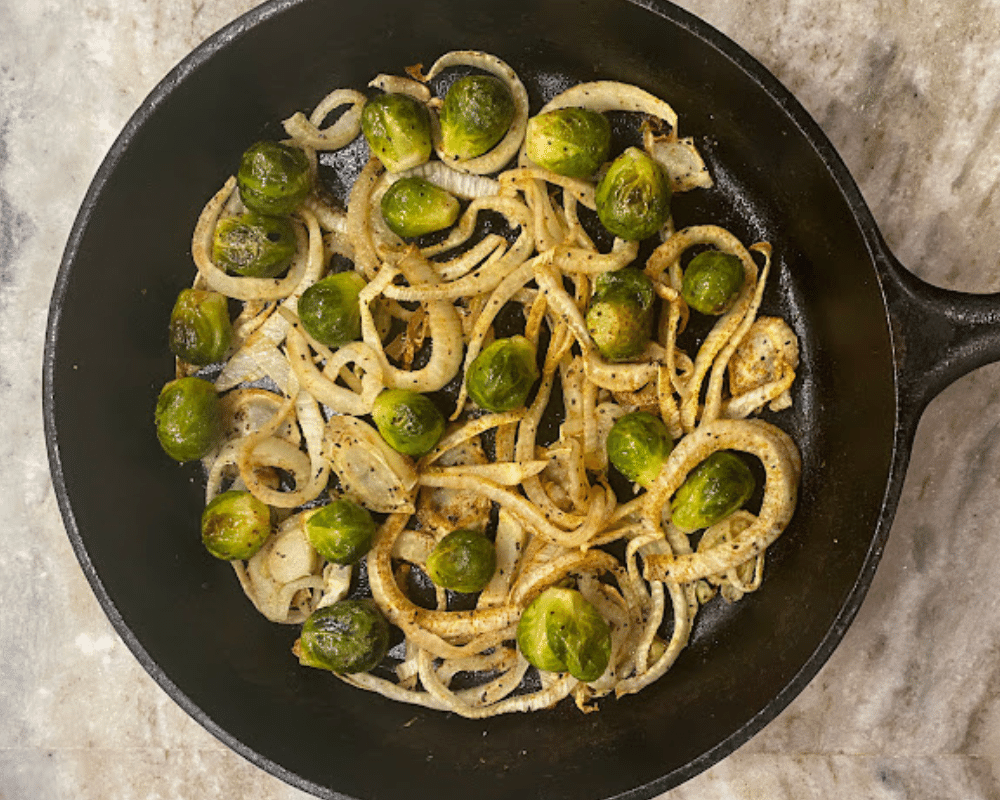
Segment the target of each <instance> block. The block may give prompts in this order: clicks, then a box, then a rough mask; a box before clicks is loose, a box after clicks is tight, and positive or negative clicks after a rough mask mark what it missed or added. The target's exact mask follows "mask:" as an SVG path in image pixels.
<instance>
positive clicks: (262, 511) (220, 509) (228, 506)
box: [201, 489, 271, 561]
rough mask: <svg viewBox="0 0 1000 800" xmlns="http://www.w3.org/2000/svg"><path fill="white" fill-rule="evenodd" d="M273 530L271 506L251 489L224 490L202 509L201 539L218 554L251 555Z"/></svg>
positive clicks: (231, 556) (237, 557) (228, 557)
mask: <svg viewBox="0 0 1000 800" xmlns="http://www.w3.org/2000/svg"><path fill="white" fill-rule="evenodd" d="M270 533H271V509H270V508H269V507H268V506H267V505H266V504H265V503H263V502H261V501H260V500H258V499H257V498H256V497H254V496H253V495H252V494H250V492H245V491H238V490H235V489H234V490H232V491H228V492H223V493H222V494H220V495H218V496H217V497H215V498H214V499H213V500H212V502H210V503H209V504H208V505H207V506H205V510H204V511H203V512H202V513H201V541H202V543H203V544H204V545H205V547H206V548H207V549H208V552H209V553H211V554H212V555H213V556H215V557H216V558H221V559H222V560H223V561H236V560H241V559H246V558H250V557H251V556H253V554H254V553H256V552H257V551H258V550H260V548H261V547H263V545H264V542H265V541H266V540H267V537H268V536H269V535H270Z"/></svg>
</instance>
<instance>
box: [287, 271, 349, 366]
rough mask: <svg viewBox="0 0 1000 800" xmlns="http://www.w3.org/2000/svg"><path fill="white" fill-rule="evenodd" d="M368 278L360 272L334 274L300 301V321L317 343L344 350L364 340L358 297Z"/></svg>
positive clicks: (318, 284)
mask: <svg viewBox="0 0 1000 800" xmlns="http://www.w3.org/2000/svg"><path fill="white" fill-rule="evenodd" d="M364 288H365V279H364V278H362V277H361V276H360V275H359V274H358V273H357V272H335V273H334V274H332V275H327V276H326V277H325V278H323V280H321V281H317V282H316V283H314V284H313V285H312V286H310V287H309V288H308V289H306V290H305V291H304V292H303V293H302V297H301V298H299V319H300V320H302V326H303V327H304V328H305V329H306V331H307V332H308V333H309V335H310V336H312V337H313V338H314V339H315V340H316V341H317V342H320V343H321V344H325V345H326V346H327V347H341V346H342V345H345V344H347V343H348V342H353V341H356V340H357V339H360V338H361V306H360V304H359V302H358V295H360V294H361V290H362V289H364Z"/></svg>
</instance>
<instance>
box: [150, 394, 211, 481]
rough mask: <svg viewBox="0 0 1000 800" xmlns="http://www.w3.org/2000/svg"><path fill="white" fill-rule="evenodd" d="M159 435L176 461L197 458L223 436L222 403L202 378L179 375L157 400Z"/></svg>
mask: <svg viewBox="0 0 1000 800" xmlns="http://www.w3.org/2000/svg"><path fill="white" fill-rule="evenodd" d="M154 419H155V422H156V437H157V438H158V439H159V440H160V446H161V447H162V448H163V450H164V452H165V453H166V454H167V455H168V456H170V457H171V458H172V459H174V460H175V461H196V460H197V459H199V458H201V457H202V456H204V455H207V454H208V452H209V451H210V450H211V449H212V448H213V447H215V446H216V445H217V444H218V443H219V441H220V440H221V439H222V432H223V427H222V402H221V401H220V400H219V395H218V394H216V392H215V386H213V385H212V384H211V383H209V382H208V381H206V380H204V379H202V378H196V377H193V376H191V377H187V378H177V379H176V380H173V381H170V382H169V383H168V384H166V385H165V386H164V387H163V389H161V390H160V395H159V397H158V398H157V400H156V413H155V415H154Z"/></svg>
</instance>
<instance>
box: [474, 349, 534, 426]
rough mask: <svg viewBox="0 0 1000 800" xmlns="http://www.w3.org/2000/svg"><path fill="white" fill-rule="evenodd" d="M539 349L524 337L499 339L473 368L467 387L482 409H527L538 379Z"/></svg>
mask: <svg viewBox="0 0 1000 800" xmlns="http://www.w3.org/2000/svg"><path fill="white" fill-rule="evenodd" d="M538 375H539V373H538V364H537V363H535V348H534V345H532V344H531V342H529V341H528V340H527V339H525V338H524V337H523V336H511V337H510V338H509V339H497V340H496V341H495V342H493V344H491V345H490V346H489V347H487V348H486V349H485V350H483V351H482V352H481V353H480V354H479V355H478V356H476V358H475V360H474V361H473V362H472V363H471V364H470V365H469V371H468V373H467V374H466V376H465V386H466V389H467V390H468V392H469V397H471V398H472V399H473V400H474V401H475V402H476V404H477V405H478V406H479V407H480V408H485V409H486V410H487V411H510V410H511V409H514V408H518V407H519V406H523V405H524V403H525V401H526V400H527V399H528V394H529V393H530V392H531V387H532V386H534V385H535V381H536V380H538Z"/></svg>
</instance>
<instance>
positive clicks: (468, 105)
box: [439, 75, 514, 160]
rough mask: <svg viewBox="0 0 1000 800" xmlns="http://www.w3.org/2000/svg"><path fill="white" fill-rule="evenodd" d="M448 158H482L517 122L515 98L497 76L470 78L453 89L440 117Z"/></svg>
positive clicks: (443, 149) (475, 76) (445, 151)
mask: <svg viewBox="0 0 1000 800" xmlns="http://www.w3.org/2000/svg"><path fill="white" fill-rule="evenodd" d="M439 119H440V121H441V150H442V151H443V153H444V155H445V157H446V158H448V159H451V160H459V159H461V160H465V159H469V158H475V157H476V156H481V155H482V154H483V153H486V152H488V151H489V150H491V149H492V148H493V146H494V145H495V144H496V143H497V142H499V141H500V140H501V139H502V138H503V137H504V135H505V134H506V133H507V130H508V128H510V125H511V122H513V120H514V98H513V97H511V94H510V90H509V89H508V88H507V86H506V85H505V84H504V82H503V81H501V80H500V79H499V78H496V77H494V76H493V75H468V76H466V77H464V78H459V79H458V80H457V81H455V82H454V83H453V84H452V85H451V86H450V87H449V88H448V93H447V94H446V95H445V98H444V104H443V105H442V106H441V112H440V114H439Z"/></svg>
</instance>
